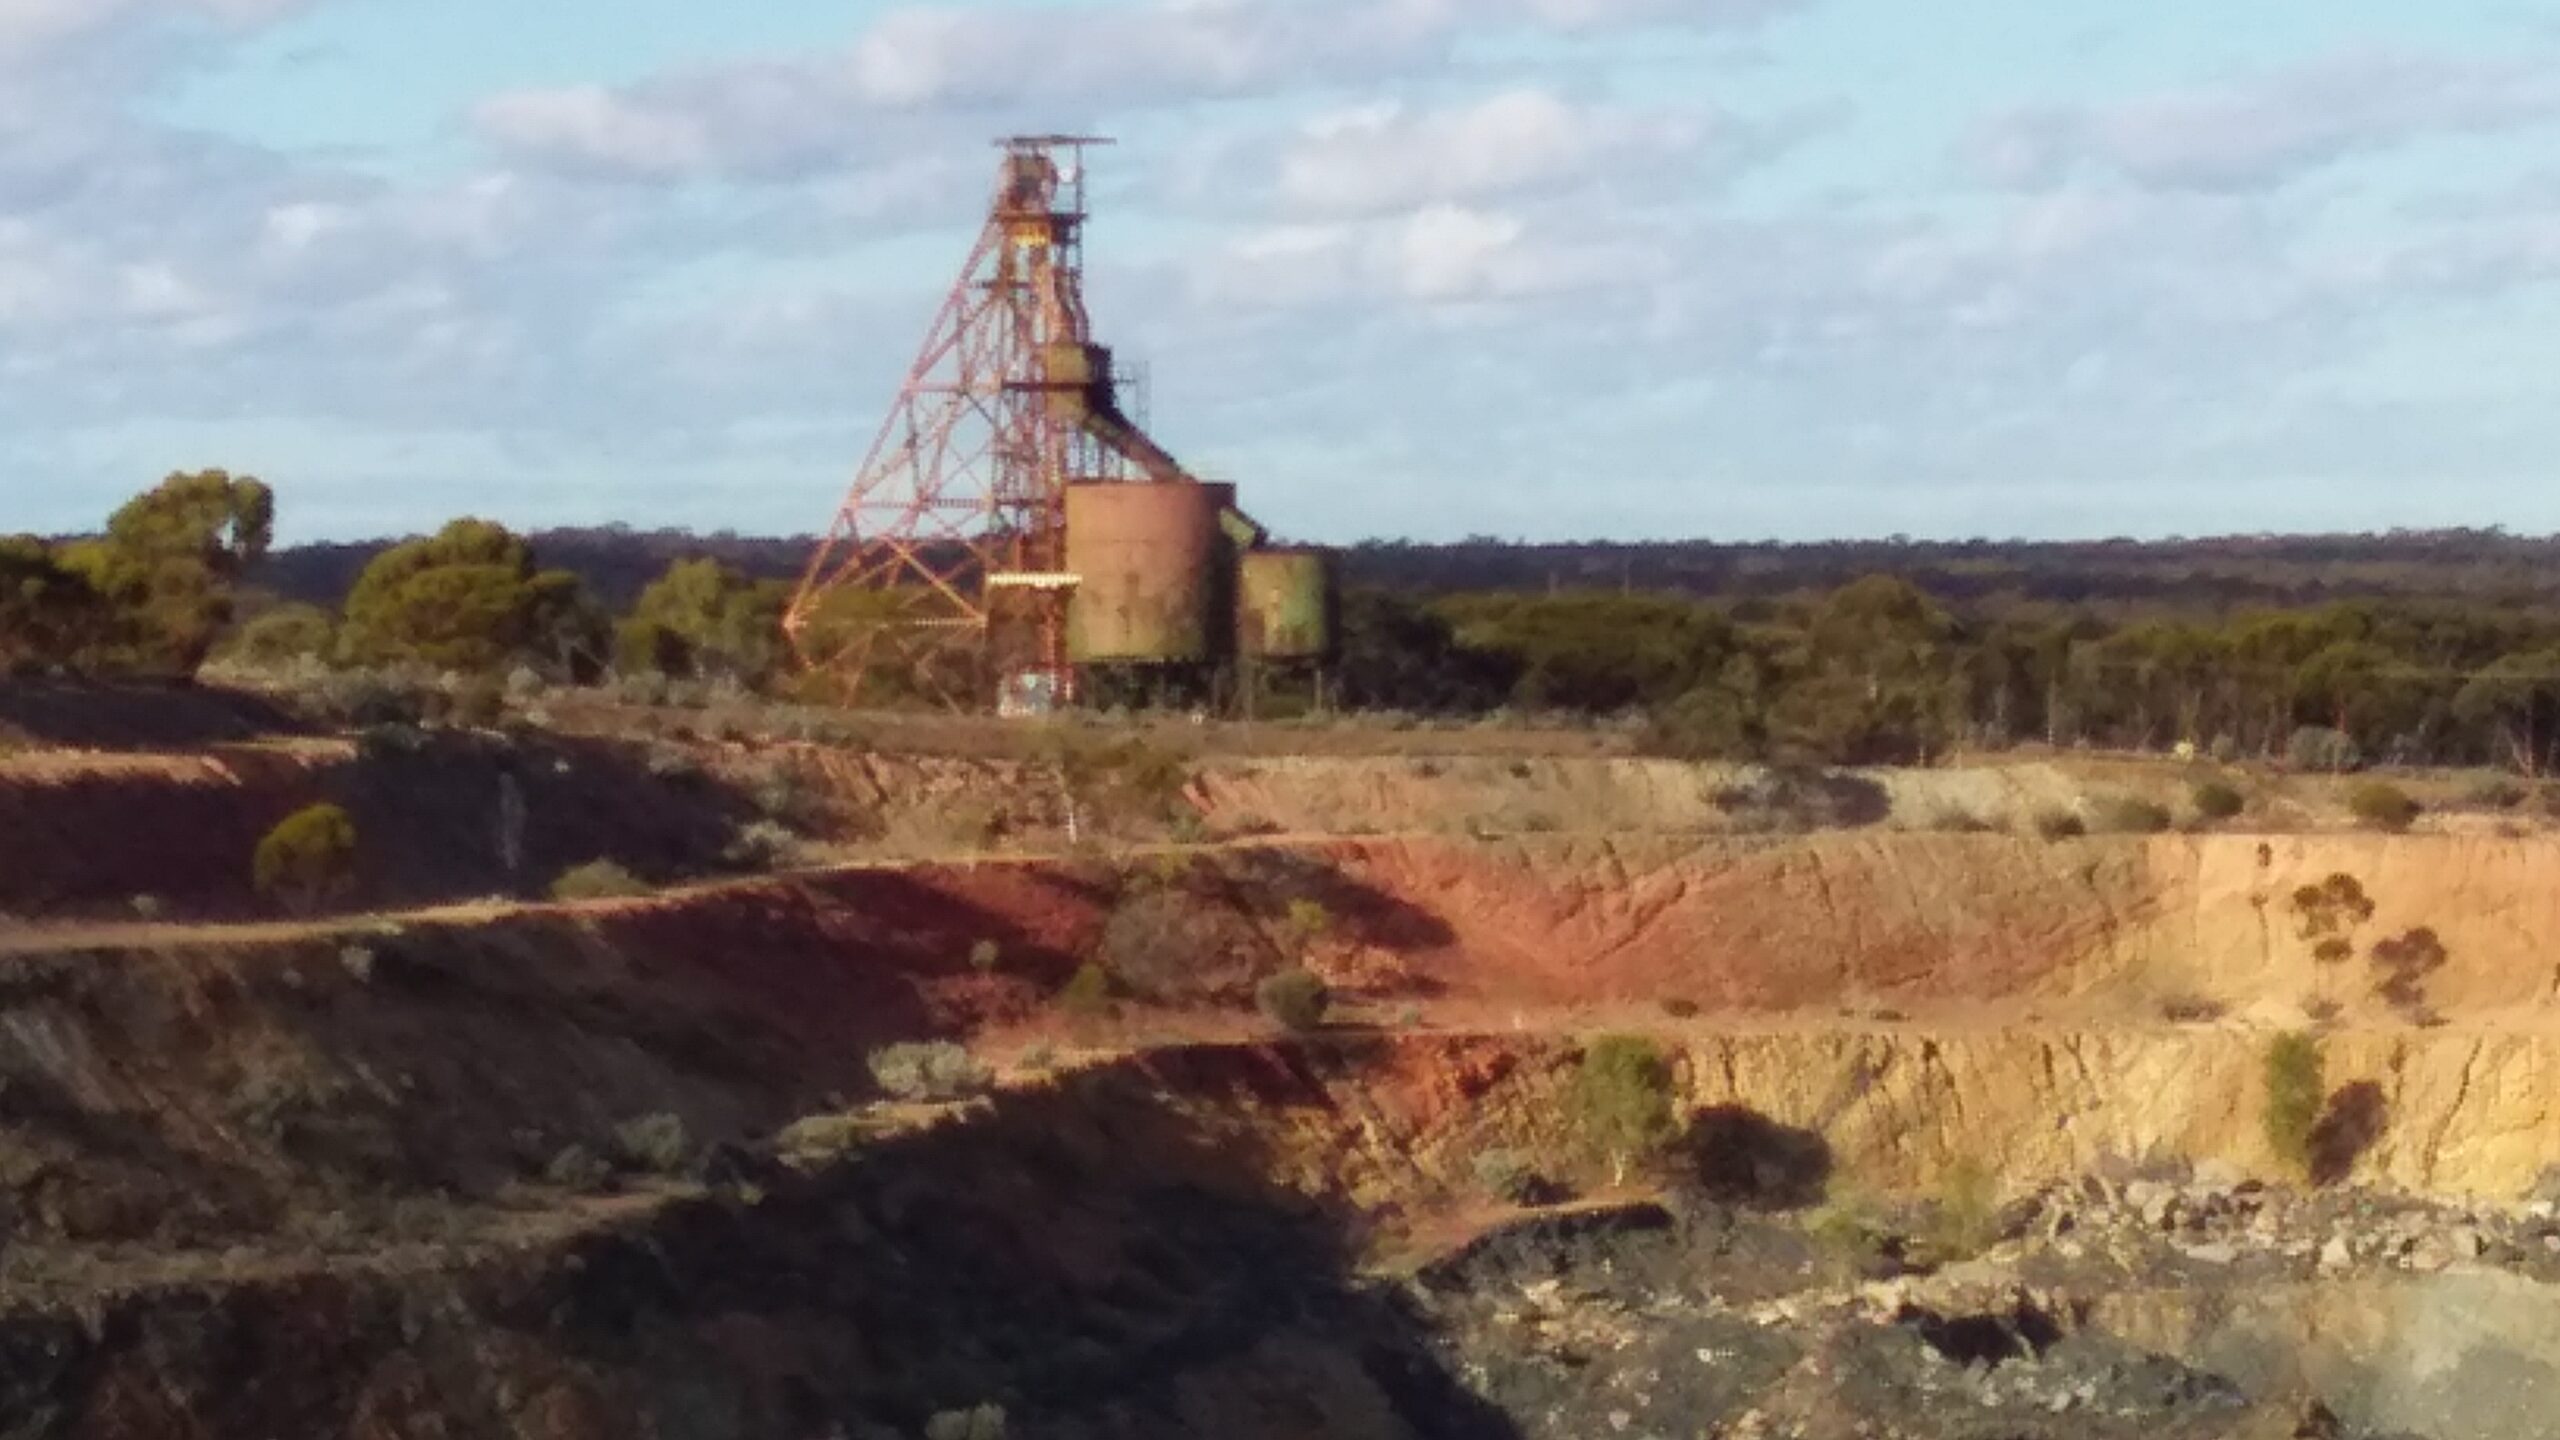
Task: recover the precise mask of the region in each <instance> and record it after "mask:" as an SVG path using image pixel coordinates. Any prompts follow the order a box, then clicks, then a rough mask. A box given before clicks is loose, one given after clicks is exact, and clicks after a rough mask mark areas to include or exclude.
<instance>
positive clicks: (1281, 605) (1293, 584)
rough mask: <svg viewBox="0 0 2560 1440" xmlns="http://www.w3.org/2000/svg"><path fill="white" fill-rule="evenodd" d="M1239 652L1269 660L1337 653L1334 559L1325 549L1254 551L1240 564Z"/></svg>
mask: <svg viewBox="0 0 2560 1440" xmlns="http://www.w3.org/2000/svg"><path fill="white" fill-rule="evenodd" d="M1236 648H1237V649H1238V650H1239V651H1240V652H1241V653H1243V654H1246V655H1249V656H1253V657H1255V658H1257V659H1263V660H1320V659H1323V658H1324V657H1325V656H1326V655H1328V654H1330V653H1332V650H1333V559H1332V557H1331V556H1329V555H1327V554H1325V553H1324V552H1323V551H1321V550H1251V551H1247V552H1246V553H1245V555H1244V556H1243V558H1242V559H1241V560H1240V561H1239V562H1238V563H1237V566H1236Z"/></svg>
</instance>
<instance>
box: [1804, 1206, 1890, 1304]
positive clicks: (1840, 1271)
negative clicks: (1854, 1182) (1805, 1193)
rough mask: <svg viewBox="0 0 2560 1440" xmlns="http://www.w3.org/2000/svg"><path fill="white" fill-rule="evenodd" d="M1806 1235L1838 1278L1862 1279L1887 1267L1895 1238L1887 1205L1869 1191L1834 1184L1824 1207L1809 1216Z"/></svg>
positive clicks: (1806, 1221)
mask: <svg viewBox="0 0 2560 1440" xmlns="http://www.w3.org/2000/svg"><path fill="white" fill-rule="evenodd" d="M1804 1233H1805V1238H1806V1239H1807V1240H1810V1241H1811V1242H1813V1248H1814V1253H1815V1254H1816V1256H1817V1257H1819V1259H1820V1260H1821V1262H1822V1265H1823V1268H1825V1269H1826V1270H1828V1271H1830V1272H1831V1277H1832V1279H1833V1280H1835V1281H1849V1280H1856V1279H1862V1278H1865V1277H1867V1276H1870V1275H1872V1274H1874V1273H1875V1272H1876V1271H1878V1270H1881V1269H1887V1268H1889V1266H1890V1262H1889V1261H1888V1260H1887V1258H1886V1254H1885V1252H1886V1247H1887V1245H1888V1244H1889V1243H1891V1242H1892V1240H1893V1239H1894V1235H1893V1228H1892V1226H1891V1225H1890V1224H1889V1223H1888V1222H1887V1220H1886V1219H1885V1215H1884V1210H1883V1207H1882V1206H1880V1205H1878V1204H1877V1203H1876V1202H1875V1200H1874V1199H1873V1198H1872V1197H1871V1196H1869V1195H1867V1194H1866V1193H1865V1192H1863V1191H1860V1190H1856V1189H1852V1188H1848V1187H1845V1186H1837V1185H1835V1186H1833V1187H1832V1190H1831V1193H1830V1194H1829V1195H1828V1196H1826V1197H1825V1198H1824V1200H1823V1202H1822V1205H1821V1206H1820V1208H1818V1209H1816V1210H1815V1211H1814V1212H1813V1213H1812V1214H1811V1215H1808V1216H1806V1217H1805V1223H1804Z"/></svg>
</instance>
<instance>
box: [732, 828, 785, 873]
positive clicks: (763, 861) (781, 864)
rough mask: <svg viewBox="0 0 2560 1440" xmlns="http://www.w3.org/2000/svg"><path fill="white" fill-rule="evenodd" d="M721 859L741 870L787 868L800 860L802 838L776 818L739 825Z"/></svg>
mask: <svg viewBox="0 0 2560 1440" xmlns="http://www.w3.org/2000/svg"><path fill="white" fill-rule="evenodd" d="M720 858H721V860H722V861H723V862H724V863H726V864H728V865H730V866H731V867H733V868H735V869H740V870H780V869H785V868H788V867H789V866H791V865H793V864H795V863H797V862H798V861H799V859H800V837H799V836H798V835H795V834H793V833H792V831H791V827H789V826H787V825H782V824H779V823H777V822H775V821H771V820H755V821H750V822H748V823H747V824H745V825H741V826H739V827H738V833H737V834H736V835H734V836H732V837H730V840H729V843H728V845H727V847H726V848H724V849H723V850H722V851H721V852H720Z"/></svg>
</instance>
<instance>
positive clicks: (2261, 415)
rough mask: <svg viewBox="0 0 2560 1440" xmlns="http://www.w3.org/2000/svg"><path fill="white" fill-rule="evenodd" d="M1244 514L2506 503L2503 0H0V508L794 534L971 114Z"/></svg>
mask: <svg viewBox="0 0 2560 1440" xmlns="http://www.w3.org/2000/svg"><path fill="white" fill-rule="evenodd" d="M1031 131H1083V132H1092V133H1100V134H1106V135H1110V136H1113V137H1115V138H1116V139H1117V140H1118V141H1119V144H1118V145H1117V146H1116V147H1115V148H1113V149H1110V150H1107V151H1103V152H1100V153H1099V155H1098V158H1097V159H1096V161H1095V164H1094V168H1093V175H1092V180H1093V184H1094V207H1095V218H1094V220H1093V222H1092V226H1091V229H1090V232H1089V265H1090V272H1091V273H1090V277H1089V280H1088V297H1089V299H1090V302H1091V309H1092V311H1093V316H1094V321H1095V325H1096V329H1097V331H1098V333H1099V337H1100V338H1101V339H1102V340H1103V341H1104V342H1105V343H1108V344H1110V345H1112V346H1113V347H1114V348H1115V349H1116V350H1117V351H1118V352H1119V353H1120V354H1121V355H1122V356H1123V357H1124V359H1125V360H1137V361H1142V362H1144V363H1145V364H1146V365H1147V367H1148V369H1149V371H1150V373H1151V377H1152V387H1151V389H1152V395H1151V399H1152V405H1151V411H1152V417H1153V428H1154V429H1155V431H1156V432H1157V434H1158V436H1159V438H1160V439H1162V440H1163V441H1164V442H1165V443H1166V444H1167V445H1168V446H1169V447H1170V448H1171V449H1172V450H1173V451H1174V452H1175V453H1176V454H1178V455H1180V456H1182V457H1183V458H1184V459H1185V461H1186V462H1187V463H1188V464H1189V465H1190V466H1191V467H1192V468H1193V469H1195V470H1197V471H1200V472H1202V473H1206V474H1212V475H1215V476H1217V477H1219V478H1223V479H1230V480H1233V481H1236V482H1238V483H1239V484H1240V485H1242V486H1243V487H1244V495H1245V503H1246V507H1247V508H1248V509H1250V510H1251V511H1252V512H1253V513H1254V514H1255V515H1256V516H1257V517H1258V518H1260V519H1262V520H1263V521H1264V522H1265V523H1266V524H1268V525H1270V526H1272V527H1273V528H1274V529H1275V530H1277V531H1279V532H1281V533H1282V534H1284V535H1288V536H1291V537H1293V538H1301V539H1311V540H1319V541H1334V542H1347V541H1353V540H1358V539H1362V538H1370V537H1410V538H1417V539H1426V540H1428V539H1453V538H1458V537H1461V536H1469V535H1493V536H1502V537H1516V538H1525V539H1549V540H1562V539H1596V538H1616V539H1630V540H1647V539H1686V538H1713V539H1726V540H1744V539H1771V538H1774V539H1822V538H1842V537H1877V536H1886V535H1893V534H1908V535H1913V536H1923V537H1956V536H1974V535H1980V536H1987V537H1992V538H2009V537H2026V538H2062V537H2089V536H2111V535H2133V536H2168V535H2201V534H2223V533H2235V532H2263V531H2332V530H2348V529H2379V528H2387V527H2395V526H2409V527H2436V526H2448V525H2470V526H2491V525H2498V526H2504V527H2507V528H2509V529H2512V530H2517V531H2524V532H2532V533H2544V532H2551V531H2560V483H2555V479H2560V466H2555V464H2554V463H2553V462H2554V460H2555V458H2560V403H2554V402H2555V400H2560V283H2555V282H2556V281H2560V143H2555V142H2560V6H2553V5H2549V4H2544V5H2528V4H2523V3H2516V0H2430V3H2427V4H2423V5H2422V4H2416V3H2412V0H2250V3H2248V4H2245V5H2234V4H2231V3H2228V0H2215V3H2204V0H2152V3H2149V4H2146V5H2142V6H2124V5H2116V4H2098V3H2091V0H1970V3H1967V4H1963V5H1953V6H1949V5H1918V4H1913V3H1911V0H972V3H943V4H913V3H908V4H872V3H861V0H756V3H754V4H752V5H738V6H719V5H707V4H703V3H701V0H541V3H539V4H527V3H525V0H432V3H430V0H0V532H4V531H12V530H30V531H36V532H39V533H63V532H71V531H77V530H82V529H87V528H93V527H94V526H95V525H97V524H98V523H99V521H100V520H101V519H102V517H103V516H104V515H105V513H106V512H107V511H108V510H109V509H111V508H112V507H113V506H114V505H115V503H117V501H119V500H120V499H121V498H122V497H124V496H126V495H129V494H131V493H132V492H134V491H136V490H139V489H141V488H143V487H145V486H147V485H148V484H150V483H152V482H153V481H154V480H156V479H157V478H158V477H159V476H160V475H162V474H165V473H168V472H170V471H172V470H179V469H186V470H193V469H199V468H206V467H215V466H219V467H224V468H228V469H230V470H232V471H234V472H246V473H255V474H257V475H259V476H261V477H263V478H265V479H267V480H268V481H269V482H271V483H272V484H274V485H275V486H276V487H277V490H278V492H279V497H280V506H279V508H280V516H279V533H280V538H282V539H284V540H286V541H289V542H290V541H308V540H316V539H324V538H325V539H343V538H361V537H369V536H378V535H391V534H403V533H411V532H415V531H418V530H421V529H426V528H432V527H433V526H435V525H436V524H438V523H441V522H442V521H443V520H445V519H447V518H449V517H452V516H455V515H460V514H478V515H483V516H486V517H488V518H492V519H496V520H499V521H502V522H504V523H507V524H510V525H514V526H518V527H521V528H539V527H544V526H554V525H599V524H609V523H621V524H627V525H632V526H635V527H641V528H655V527H659V526H678V527H686V528H692V529H697V530H704V531H710V530H722V529H726V530H735V531H740V532H745V533H767V534H773V533H800V532H807V531H814V530H818V529H821V528H823V527H824V526H825V525H826V523H827V521H828V520H829V518H830V517H831V516H832V514H833V513H834V510H835V507H836V505H837V503H838V502H839V500H840V499H841V498H842V494H843V491H844V488H845V486H846V484H847V482H848V481H849V480H850V478H851V474H852V471H853V469H854V467H855V465H856V464H857V463H858V462H859V461H860V459H861V457H862V455H863V453H864V452H865V450H866V449H867V448H868V446H869V443H870V440H871V437H872V435H873V433H874V431H875V430H876V429H877V427H878V426H879V424H880V421H881V417H882V416H883V414H884V412H885V411H886V409H887V407H888V404H889V402H890V400H891V399H892V398H893V397H894V394H895V391H896V387H897V384H898V381H899V379H900V377H901V375H902V374H903V373H904V371H905V369H906V367H907V365H908V363H909V361H910V360H911V358H912V357H913V354H914V351H915V349H916V347H917V345H918V343H919V342H920V341H921V339H922V337H923V332H924V328H925V325H926V323H927V321H928V320H929V319H930V317H931V315H932V313H933V311H934V309H935V308H936V307H937V306H938V305H939V303H940V301H941V299H942V296H943V292H944V291H945V289H946V288H947V287H948V286H949V284H950V283H951V281H952V279H953V277H954V274H955V272H956V270H957V268H958V266H959V263H960V261H961V259H962V257H963V256H964V254H965V252H966V249H967V247H968V245H969V244H970V242H971V241H972V240H973V239H974V237H975V234H976V229H977V226H978V224H979V220H980V218H981V215H982V213H983V209H984V205H985V201H986V196H987V192H988V190H989V188H990V185H991V182H992V179H993V166H994V152H993V151H992V150H991V149H990V148H989V141H990V140H992V139H993V138H994V137H997V136H1000V135H1004V134H1011V133H1018V132H1031Z"/></svg>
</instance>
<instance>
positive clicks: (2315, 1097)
mask: <svg viewBox="0 0 2560 1440" xmlns="http://www.w3.org/2000/svg"><path fill="white" fill-rule="evenodd" d="M2263 1069H2264V1071H2265V1087H2266V1110H2265V1112H2264V1114H2263V1116H2262V1123H2263V1126H2264V1129H2265V1131H2266V1137H2267V1148H2268V1149H2269V1150H2272V1151H2274V1152H2275V1156H2276V1158H2277V1159H2278V1160H2281V1161H2283V1162H2284V1164H2285V1166H2286V1167H2287V1168H2289V1169H2291V1170H2292V1171H2293V1172H2294V1173H2296V1174H2298V1175H2302V1176H2305V1177H2307V1176H2309V1175H2310V1173H2311V1136H2312V1132H2313V1131H2314V1130H2315V1129H2316V1128H2317V1127H2318V1126H2319V1124H2320V1109H2321V1106H2322V1105H2324V1104H2325V1103H2327V1099H2328V1093H2329V1090H2328V1086H2329V1081H2328V1064H2327V1061H2326V1059H2325V1058H2324V1057H2323V1056H2322V1054H2321V1051H2320V1041H2319V1040H2318V1039H2317V1038H2316V1037H2314V1036H2310V1035H2305V1034H2302V1033H2300V1032H2298V1031H2297V1032H2291V1033H2287V1034H2283V1035H2278V1036H2277V1037H2275V1038H2274V1039H2273V1040H2270V1041H2268V1042H2267V1053H2266V1057H2265V1060H2264V1061H2263Z"/></svg>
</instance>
